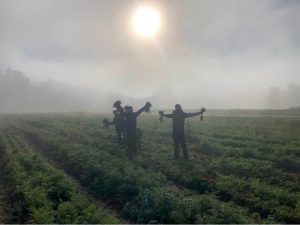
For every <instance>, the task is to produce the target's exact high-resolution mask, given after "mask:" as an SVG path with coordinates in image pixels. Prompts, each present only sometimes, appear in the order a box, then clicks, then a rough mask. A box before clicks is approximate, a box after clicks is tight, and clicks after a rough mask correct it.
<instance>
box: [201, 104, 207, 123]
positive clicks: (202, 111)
mask: <svg viewBox="0 0 300 225" xmlns="http://www.w3.org/2000/svg"><path fill="white" fill-rule="evenodd" d="M204 112H206V109H205V108H204V107H203V108H202V109H201V110H200V113H201V115H200V120H201V121H203V113H204Z"/></svg>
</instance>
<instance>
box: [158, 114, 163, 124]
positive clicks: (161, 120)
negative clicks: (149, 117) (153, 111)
mask: <svg viewBox="0 0 300 225" xmlns="http://www.w3.org/2000/svg"><path fill="white" fill-rule="evenodd" d="M158 114H159V115H160V117H159V121H160V122H161V123H162V122H163V121H164V118H163V114H164V111H158Z"/></svg>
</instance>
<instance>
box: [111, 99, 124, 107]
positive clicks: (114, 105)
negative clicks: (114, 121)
mask: <svg viewBox="0 0 300 225" xmlns="http://www.w3.org/2000/svg"><path fill="white" fill-rule="evenodd" d="M121 104H122V102H121V101H120V100H117V101H115V103H114V104H113V107H114V108H119V107H120V106H121Z"/></svg>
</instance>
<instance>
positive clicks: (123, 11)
mask: <svg viewBox="0 0 300 225" xmlns="http://www.w3.org/2000/svg"><path fill="white" fill-rule="evenodd" d="M137 2H139V3H141V4H144V3H145V4H152V5H153V7H155V8H156V9H157V10H158V11H159V13H160V15H161V17H162V27H161V30H160V31H159V33H158V35H157V36H156V41H152V40H149V39H143V38H140V37H138V36H137V35H136V34H135V33H134V32H133V31H132V28H131V17H132V14H133V12H134V10H135V9H136V7H137ZM299 12H300V1H299V0H249V1H246V0H209V1H201V0H156V1H154V0H152V1H151V0H148V1H134V0H76V1H74V0H42V1H41V0H26V1H24V0H0V68H2V69H5V68H7V67H10V68H12V69H17V70H20V71H22V72H24V73H25V74H26V75H27V76H29V77H30V78H31V79H32V80H34V81H46V80H49V79H50V80H57V81H60V82H64V83H68V84H69V85H75V86H77V87H79V88H86V87H89V88H91V89H97V90H101V91H115V92H119V93H121V94H125V95H130V96H135V97H141V96H149V95H152V94H155V93H157V94H161V95H168V94H171V93H173V94H174V93H175V94H177V95H178V96H186V95H190V96H193V98H197V97H199V96H201V99H204V98H205V99H207V100H209V101H210V102H212V104H211V107H215V108H218V106H220V107H226V106H228V107H249V108H251V107H262V106H263V104H264V103H263V100H259V98H260V96H265V95H266V93H267V92H268V90H269V89H270V87H274V86H275V87H279V88H283V89H284V88H286V87H288V85H289V84H291V83H294V84H300V73H299V71H300V63H299V62H300V13H299ZM299 98H300V97H299Z"/></svg>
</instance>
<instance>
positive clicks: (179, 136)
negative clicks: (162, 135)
mask: <svg viewBox="0 0 300 225" xmlns="http://www.w3.org/2000/svg"><path fill="white" fill-rule="evenodd" d="M200 114H201V112H196V113H185V112H183V111H175V110H174V111H173V113H172V114H162V116H164V117H167V118H171V119H173V121H172V126H173V140H174V159H178V157H179V144H180V145H181V147H182V150H183V156H184V158H185V159H188V151H187V146H186V142H185V133H184V121H185V118H188V117H193V116H199V115H200Z"/></svg>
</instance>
